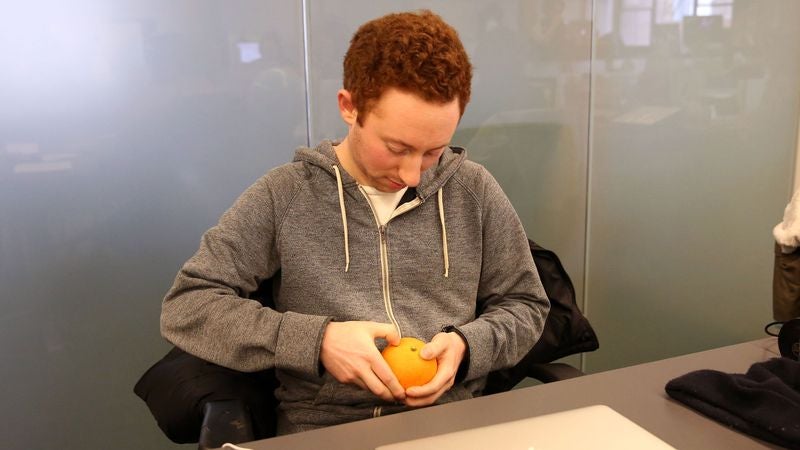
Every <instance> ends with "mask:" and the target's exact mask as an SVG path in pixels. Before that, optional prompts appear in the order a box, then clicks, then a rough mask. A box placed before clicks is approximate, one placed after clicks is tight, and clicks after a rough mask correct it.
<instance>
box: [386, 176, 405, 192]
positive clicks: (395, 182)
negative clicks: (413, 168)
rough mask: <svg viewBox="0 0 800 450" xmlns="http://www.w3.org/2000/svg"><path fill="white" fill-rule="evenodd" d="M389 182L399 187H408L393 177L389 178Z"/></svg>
mask: <svg viewBox="0 0 800 450" xmlns="http://www.w3.org/2000/svg"><path fill="white" fill-rule="evenodd" d="M389 183H390V184H391V185H392V186H393V187H396V188H397V189H403V188H404V187H406V185H405V183H398V182H397V181H394V180H392V179H391V178H390V179H389Z"/></svg>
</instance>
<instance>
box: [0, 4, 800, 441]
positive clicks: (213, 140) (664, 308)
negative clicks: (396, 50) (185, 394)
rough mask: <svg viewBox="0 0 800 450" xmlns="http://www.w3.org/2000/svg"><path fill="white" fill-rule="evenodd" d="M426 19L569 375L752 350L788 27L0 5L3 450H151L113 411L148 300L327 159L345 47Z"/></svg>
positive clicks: (263, 8)
mask: <svg viewBox="0 0 800 450" xmlns="http://www.w3.org/2000/svg"><path fill="white" fill-rule="evenodd" d="M422 7H427V8H431V9H433V10H434V11H436V12H438V13H439V14H441V15H442V16H443V17H444V18H445V19H446V20H447V21H449V22H450V23H451V24H452V25H454V26H455V27H456V28H457V29H458V30H459V32H460V34H461V37H462V39H463V41H464V44H465V46H466V48H467V50H468V52H469V53H470V55H471V56H472V58H473V62H474V65H475V79H474V97H473V100H472V103H471V104H470V106H469V108H468V110H467V113H466V115H465V116H464V118H463V120H462V123H461V124H460V127H459V129H458V131H457V134H456V136H455V138H454V144H458V145H462V146H466V147H467V148H468V150H469V155H470V157H471V158H472V159H473V160H476V161H479V162H481V163H482V164H484V165H485V166H487V167H488V168H489V169H490V171H491V172H492V173H493V174H494V175H495V177H496V178H497V179H498V180H499V181H500V183H501V184H502V185H503V187H504V189H505V190H506V192H507V194H508V195H509V197H510V198H511V200H512V202H513V203H514V205H515V207H516V208H517V211H518V212H519V214H520V216H521V217H522V220H523V222H524V224H525V227H526V230H527V232H528V234H529V235H530V236H531V237H532V238H534V239H535V240H537V241H538V242H539V243H541V244H542V245H543V246H545V247H549V248H551V249H553V250H555V251H556V252H558V254H559V255H561V257H562V259H563V261H564V263H565V265H566V267H567V269H568V271H569V272H570V274H571V276H572V279H573V281H574V282H575V285H576V288H577V291H578V295H579V300H580V302H581V304H582V305H583V307H584V309H585V311H586V312H587V314H588V316H589V318H590V320H591V321H592V323H593V324H594V326H595V328H596V330H597V332H598V334H599V336H600V340H601V348H600V350H599V351H597V352H594V353H592V354H589V355H586V356H585V357H584V358H583V359H582V360H579V361H577V362H578V363H580V364H582V365H583V367H584V368H585V369H586V370H587V371H589V372H597V371H602V370H607V369H612V368H617V367H622V366H626V365H631V364H636V363H641V362H646V361H651V360H656V359H661V358H665V357H670V356H674V355H679V354H684V353H688V352H693V351H699V350H703V349H707V348H712V347H718V346H722V345H726V344H732V343H737V342H741V341H745V340H749V339H753V338H757V337H760V336H761V335H762V327H763V325H764V324H765V323H766V322H768V321H769V320H770V319H771V274H772V237H771V229H772V227H773V226H774V225H775V224H776V223H778V222H779V221H780V220H781V217H782V212H783V207H784V206H785V204H786V202H787V201H788V199H789V198H790V195H791V192H792V185H793V176H794V175H793V174H794V166H795V158H796V156H795V153H796V151H797V148H798V143H797V139H798V122H799V119H800V113H798V108H799V105H800V28H798V26H797V24H798V19H800V2H797V1H793V0H719V1H717V0H539V1H536V0H512V1H502V2H501V1H485V0H476V1H472V2H468V3H465V2H459V1H410V0H407V1H374V0H348V1H345V2H331V1H322V0H303V1H301V0H295V1H267V0H261V1H258V0H231V1H225V2H223V1H210V0H195V1H190V0H175V1H170V2H161V1H153V0H146V1H145V0H136V1H133V0H115V1H100V0H74V1H71V2H60V1H56V0H29V1H27V2H7V4H5V5H4V8H2V10H3V12H2V14H1V15H0V286H2V293H0V356H1V357H2V363H1V364H0V398H2V399H3V401H4V403H5V407H4V408H3V412H2V413H0V436H2V437H3V442H4V443H5V444H6V445H10V446H14V447H25V448H60V449H84V448H118V449H140V448H148V449H156V448H164V449H167V448H173V447H174V446H173V445H172V444H171V443H169V442H168V441H167V440H166V438H164V437H163V436H162V435H161V434H160V432H159V430H158V428H157V427H156V424H155V422H154V421H153V419H152V418H151V416H150V415H149V413H148V411H147V409H146V407H145V405H144V403H143V402H142V401H140V400H139V399H138V398H136V397H135V396H134V395H133V393H132V387H133V385H134V383H135V382H136V380H137V379H138V377H139V376H140V375H141V374H142V373H143V372H144V370H145V369H147V367H149V365H150V364H152V363H153V362H155V361H156V360H157V359H158V358H160V357H161V356H162V355H163V354H164V353H165V352H166V351H167V349H168V348H169V346H168V344H167V343H166V342H164V341H163V340H162V339H161V337H160V336H159V329H158V319H159V311H160V302H161V298H162V296H163V294H164V293H165V292H166V290H167V289H168V288H169V286H170V285H171V282H172V279H173V277H174V275H175V273H176V272H177V270H178V268H179V267H180V265H181V264H182V263H183V262H184V261H185V260H186V259H187V258H188V257H189V256H190V255H191V254H192V253H193V252H194V251H195V249H196V248H197V245H198V243H199V239H200V236H201V234H202V233H203V231H205V230H206V229H207V228H209V227H210V226H212V225H213V224H214V223H215V222H216V220H217V218H218V217H219V215H220V214H221V213H222V212H223V211H224V210H225V209H226V208H227V207H228V206H229V205H230V204H231V203H232V202H233V201H234V199H235V198H236V197H237V195H238V194H239V193H240V192H241V191H242V190H244V189H245V188H246V187H247V186H248V185H250V184H251V183H252V182H253V181H254V180H255V179H256V178H258V177H259V176H260V175H261V174H263V173H264V172H265V171H267V170H269V169H270V168H271V167H274V166H276V165H278V164H281V163H284V162H287V161H289V160H290V159H291V157H292V154H293V150H294V148H295V147H296V146H299V145H307V144H309V143H310V144H314V143H316V142H317V141H318V140H320V139H323V138H336V137H342V136H343V134H344V127H343V126H342V125H341V123H340V119H339V118H338V114H337V112H336V105H335V92H336V90H337V89H338V88H339V86H340V83H341V60H342V56H343V54H344V51H345V49H346V47H347V44H348V41H349V37H350V36H351V35H352V33H353V32H354V31H355V29H356V27H357V26H358V25H359V24H361V23H362V22H364V21H366V20H368V19H371V18H374V17H376V16H379V15H382V14H384V13H387V12H390V11H397V10H406V9H417V8H422ZM186 447H187V448H192V447H194V446H192V445H188V446H186Z"/></svg>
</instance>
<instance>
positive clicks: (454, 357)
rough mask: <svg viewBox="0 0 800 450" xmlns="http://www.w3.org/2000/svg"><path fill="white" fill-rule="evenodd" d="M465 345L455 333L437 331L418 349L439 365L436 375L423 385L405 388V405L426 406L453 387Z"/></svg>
mask: <svg viewBox="0 0 800 450" xmlns="http://www.w3.org/2000/svg"><path fill="white" fill-rule="evenodd" d="M466 348H467V345H466V343H464V340H463V339H461V336H459V335H458V334H457V333H444V332H442V333H438V334H437V335H436V336H434V337H433V339H431V341H430V342H429V343H427V344H425V347H423V348H422V350H421V351H420V356H422V358H423V359H434V358H436V362H437V364H438V365H439V366H438V369H437V370H436V375H435V376H434V377H433V379H432V380H431V381H429V382H428V383H427V384H425V385H423V386H412V387H410V388H408V389H406V402H405V403H406V405H408V406H414V407H417V406H427V405H430V404H433V402H435V401H436V399H438V398H439V397H440V396H441V395H442V394H444V393H445V392H447V390H448V389H450V388H451V387H453V384H454V383H455V379H456V373H457V372H458V366H459V365H460V364H461V360H462V359H464V352H465V351H466Z"/></svg>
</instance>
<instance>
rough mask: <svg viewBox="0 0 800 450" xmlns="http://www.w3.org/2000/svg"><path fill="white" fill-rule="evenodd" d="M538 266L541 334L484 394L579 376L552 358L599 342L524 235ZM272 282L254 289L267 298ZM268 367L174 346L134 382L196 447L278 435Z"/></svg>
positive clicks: (168, 425)
mask: <svg viewBox="0 0 800 450" xmlns="http://www.w3.org/2000/svg"><path fill="white" fill-rule="evenodd" d="M529 243H530V248H531V253H532V254H533V259H534V261H535V262H536V268H537V270H538V272H539V276H540V278H541V279H542V284H543V286H544V289H545V292H546V293H547V296H548V297H549V299H550V314H549V315H548V317H547V321H546V322H545V327H544V331H543V334H542V337H541V338H540V339H539V341H538V342H537V343H536V345H534V346H533V348H532V349H531V351H530V352H529V353H528V354H527V355H526V356H525V357H524V358H523V359H522V360H521V361H520V362H519V363H518V364H517V365H516V366H514V367H512V368H509V369H505V370H500V371H497V372H492V373H491V374H489V379H488V381H487V385H486V388H485V389H484V395H488V394H493V393H497V392H504V391H507V390H509V389H511V388H513V387H514V386H516V385H517V384H518V383H519V382H520V381H522V380H523V379H524V378H526V377H531V378H535V379H537V380H539V381H542V382H545V383H549V382H553V381H559V380H564V379H567V378H573V377H576V376H580V375H583V373H582V372H581V371H580V370H578V369H576V368H575V367H572V366H570V365H568V364H564V363H554V362H553V361H555V360H557V359H560V358H563V357H565V356H569V355H573V354H576V353H582V352H589V351H594V350H596V349H597V348H598V347H599V343H598V340H597V335H596V334H595V332H594V330H593V329H592V326H591V325H590V324H589V321H588V320H587V319H586V317H585V316H584V315H583V313H581V311H580V309H579V308H578V306H577V304H576V302H575V289H574V287H573V285H572V281H571V280H570V278H569V275H567V272H566V271H565V270H564V267H563V266H562V265H561V261H560V260H559V259H558V256H556V254H555V253H554V252H552V251H550V250H547V249H544V248H542V247H540V246H539V245H537V244H536V243H535V242H533V241H529ZM271 292H272V290H271V284H270V283H264V284H262V285H261V286H260V287H259V290H258V291H257V292H256V293H255V294H254V295H253V298H256V299H258V300H259V301H260V302H261V303H262V304H264V305H265V306H270V305H271V304H272V296H271ZM276 387H277V381H276V379H275V374H274V371H273V370H265V371H262V372H256V373H243V372H238V371H235V370H231V369H228V368H225V367H221V366H218V365H216V364H213V363H210V362H207V361H204V360H202V359H200V358H197V357H195V356H193V355H190V354H188V353H186V352H184V351H183V350H180V349H178V348H173V349H172V350H171V351H170V352H169V353H167V355H166V356H165V357H164V358H162V359H161V360H160V361H158V362H157V363H156V364H155V365H153V366H152V367H151V368H150V369H149V370H148V371H147V372H145V374H144V375H143V376H142V378H141V379H140V380H139V382H138V383H137V384H136V387H135V388H134V392H136V394H137V395H138V396H139V397H140V398H142V400H144V401H145V402H146V403H147V406H148V407H149V408H150V411H151V413H152V414H153V416H154V417H155V418H156V421H157V422H158V426H159V427H160V428H161V430H162V431H163V432H164V434H166V436H167V437H168V438H169V439H170V440H172V441H173V442H176V443H191V442H198V444H199V449H200V450H206V449H210V448H215V447H219V446H221V445H222V444H223V443H225V442H231V443H240V442H247V441H252V440H256V439H265V438H268V437H272V436H274V435H275V407H276V406H277V401H276V400H275V398H274V396H273V392H274V390H275V388H276Z"/></svg>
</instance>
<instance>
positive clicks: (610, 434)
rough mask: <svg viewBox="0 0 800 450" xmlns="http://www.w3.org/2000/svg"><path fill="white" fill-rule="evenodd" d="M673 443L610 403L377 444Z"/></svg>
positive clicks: (389, 449) (500, 449)
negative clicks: (653, 433)
mask: <svg viewBox="0 0 800 450" xmlns="http://www.w3.org/2000/svg"><path fill="white" fill-rule="evenodd" d="M420 449H431V450H433V449H435V450H448V449H452V450H472V449H475V450H478V449H480V450H484V449H492V450H495V449H496V450H573V449H580V450H584V449H613V450H625V449H630V450H634V449H635V450H641V449H648V450H649V449H655V450H659V449H673V450H674V448H673V447H671V446H670V445H668V444H667V443H666V442H664V441H662V440H661V439H659V438H657V437H656V436H654V435H652V434H650V432H648V431H647V430H645V429H644V428H642V427H640V426H639V425H637V424H635V423H633V422H632V421H630V420H629V419H627V418H626V417H624V416H623V415H621V414H620V413H618V412H616V411H614V410H613V409H611V408H609V407H608V406H605V405H594V406H588V407H585V408H578V409H572V410H569V411H562V412H558V413H553V414H547V415H543V416H537V417H531V418H528V419H522V420H515V421H513V422H506V423H501V424H497V425H490V426H486V427H480V428H472V429H469V430H463V431H456V432H453V433H447V434H440V435H438V436H432V437H427V438H421V439H414V440H410V441H404V442H399V443H396V444H390V445H383V446H380V447H378V448H377V449H376V450H420Z"/></svg>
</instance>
